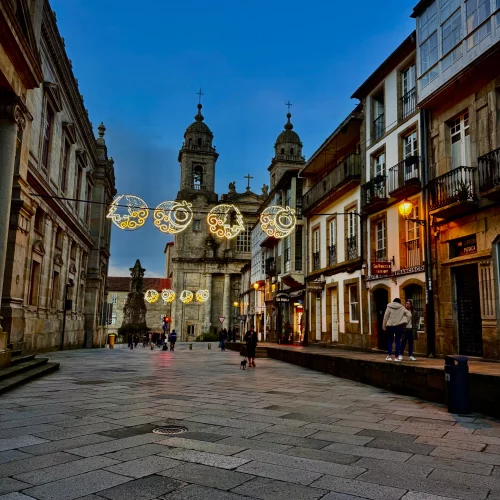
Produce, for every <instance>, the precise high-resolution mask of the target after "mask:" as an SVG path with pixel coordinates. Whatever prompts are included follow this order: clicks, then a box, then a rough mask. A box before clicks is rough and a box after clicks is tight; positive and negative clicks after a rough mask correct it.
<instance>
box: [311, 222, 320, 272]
mask: <svg viewBox="0 0 500 500" xmlns="http://www.w3.org/2000/svg"><path fill="white" fill-rule="evenodd" d="M312 236H313V270H316V269H319V268H320V261H319V259H320V237H319V229H315V230H314V231H313V235H312Z"/></svg>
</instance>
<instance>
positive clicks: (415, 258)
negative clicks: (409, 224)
mask: <svg viewBox="0 0 500 500" xmlns="http://www.w3.org/2000/svg"><path fill="white" fill-rule="evenodd" d="M405 247H406V267H407V268H409V267H417V266H421V265H422V264H423V260H422V250H421V248H420V239H419V238H417V239H414V240H408V241H405Z"/></svg>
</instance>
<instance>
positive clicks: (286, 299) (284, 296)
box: [276, 293, 290, 302]
mask: <svg viewBox="0 0 500 500" xmlns="http://www.w3.org/2000/svg"><path fill="white" fill-rule="evenodd" d="M276 302H290V296H289V295H288V293H278V295H276Z"/></svg>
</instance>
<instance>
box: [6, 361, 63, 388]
mask: <svg viewBox="0 0 500 500" xmlns="http://www.w3.org/2000/svg"><path fill="white" fill-rule="evenodd" d="M43 359H44V362H43V363H42V364H38V365H35V366H33V365H31V366H30V368H29V369H27V370H24V371H21V372H19V371H18V372H17V373H15V374H12V375H11V376H9V377H8V378H4V379H3V380H0V394H3V393H4V392H7V391H10V390H11V389H14V388H15V387H19V386H20V385H23V384H25V383H26V382H29V381H30V380H35V379H37V378H39V377H42V376H43V375H48V374H49V373H52V372H54V371H56V370H59V363H47V361H48V359H47V358H43ZM18 366H19V365H18ZM21 366H22V365H21ZM3 371H4V370H2V372H3ZM2 372H0V374H1V373H2Z"/></svg>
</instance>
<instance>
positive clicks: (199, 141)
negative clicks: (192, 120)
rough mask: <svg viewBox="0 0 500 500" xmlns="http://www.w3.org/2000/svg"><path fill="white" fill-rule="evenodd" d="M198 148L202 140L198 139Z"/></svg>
mask: <svg viewBox="0 0 500 500" xmlns="http://www.w3.org/2000/svg"><path fill="white" fill-rule="evenodd" d="M198 146H201V138H198Z"/></svg>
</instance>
